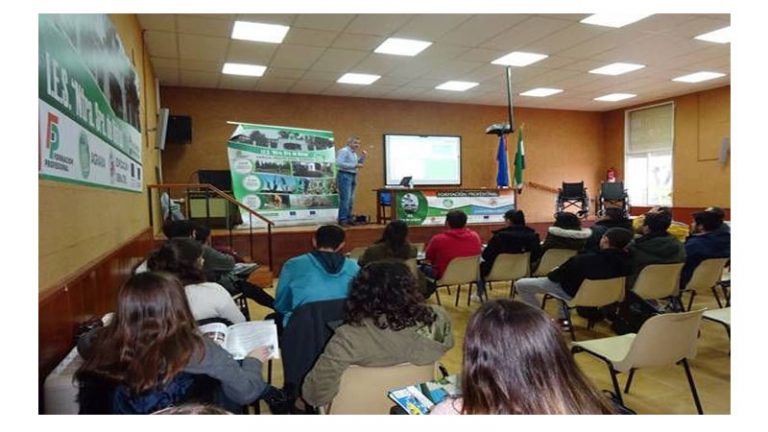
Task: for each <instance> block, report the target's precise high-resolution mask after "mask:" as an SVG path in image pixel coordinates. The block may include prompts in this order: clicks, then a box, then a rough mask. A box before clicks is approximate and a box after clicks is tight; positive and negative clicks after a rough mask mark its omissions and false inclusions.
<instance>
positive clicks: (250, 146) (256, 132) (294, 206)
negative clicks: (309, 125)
mask: <svg viewBox="0 0 768 432" xmlns="http://www.w3.org/2000/svg"><path fill="white" fill-rule="evenodd" d="M236 124H237V128H236V129H235V131H234V133H233V134H232V136H231V137H230V139H229V143H228V146H227V147H228V153H229V168H230V172H231V173H232V191H233V192H234V194H235V198H236V199H237V200H238V201H240V202H241V203H243V204H245V205H246V206H248V207H250V208H252V209H253V210H255V211H257V212H259V214H261V215H263V216H264V217H266V218H268V219H270V220H272V221H274V222H275V224H276V225H307V224H317V223H324V222H333V221H335V220H336V216H337V214H338V209H339V196H338V193H337V191H336V163H335V161H336V150H335V149H334V146H333V132H330V131H322V130H313V129H300V128H293V127H284V126H268V125H257V124H248V123H236ZM241 214H242V218H243V223H244V224H245V225H246V226H248V225H249V224H250V225H251V226H256V227H260V226H264V222H262V221H261V220H260V219H257V218H249V214H248V212H246V211H245V210H241ZM251 221H252V222H251Z"/></svg>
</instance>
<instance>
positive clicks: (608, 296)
mask: <svg viewBox="0 0 768 432" xmlns="http://www.w3.org/2000/svg"><path fill="white" fill-rule="evenodd" d="M625 281H626V278H625V277H623V276H622V277H617V278H612V279H584V281H583V282H582V283H581V285H580V286H579V290H578V291H577V292H576V295H575V296H573V298H572V299H570V300H566V299H564V298H561V297H558V296H556V295H553V294H544V298H543V299H542V300H541V308H542V309H544V307H545V306H546V304H547V300H549V299H551V298H553V299H556V300H558V301H559V302H560V307H562V308H563V311H564V312H565V316H566V317H567V319H568V322H569V323H570V325H569V326H568V330H569V331H570V333H571V340H574V341H575V340H576V334H575V332H574V331H573V323H571V309H575V308H576V307H579V306H581V307H602V306H608V305H609V304H613V303H618V302H620V301H622V300H624V284H625ZM593 325H594V323H592V322H591V321H590V323H589V325H588V326H587V328H592V326H593Z"/></svg>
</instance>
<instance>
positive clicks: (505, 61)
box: [491, 51, 549, 67]
mask: <svg viewBox="0 0 768 432" xmlns="http://www.w3.org/2000/svg"><path fill="white" fill-rule="evenodd" d="M547 57H549V56H548V55H546V54H535V53H527V52H522V51H514V52H511V53H509V54H507V55H505V56H504V57H499V58H497V59H496V60H494V61H492V62H491V63H493V64H497V65H505V66H520V67H521V66H528V65H529V64H532V63H536V62H537V61H540V60H544V59H545V58H547Z"/></svg>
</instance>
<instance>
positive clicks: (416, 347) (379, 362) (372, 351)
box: [302, 261, 453, 406]
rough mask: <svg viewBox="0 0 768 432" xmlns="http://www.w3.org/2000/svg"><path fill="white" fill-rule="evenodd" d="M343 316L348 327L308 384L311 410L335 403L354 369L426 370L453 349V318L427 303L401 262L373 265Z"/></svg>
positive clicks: (353, 286) (357, 279)
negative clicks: (341, 383) (348, 370)
mask: <svg viewBox="0 0 768 432" xmlns="http://www.w3.org/2000/svg"><path fill="white" fill-rule="evenodd" d="M344 315H345V319H344V324H343V325H341V326H339V327H338V328H337V329H336V332H335V334H334V335H333V337H332V338H331V340H330V341H328V345H326V347H325V351H324V352H323V354H322V355H321V356H320V358H319V359H318V360H317V363H315V366H314V367H313V368H312V370H311V371H310V372H309V374H307V376H306V378H305V379H304V385H303V387H302V396H303V397H304V399H305V400H306V401H307V402H308V403H309V404H310V405H313V406H325V405H327V404H328V403H330V402H331V401H332V400H333V398H334V396H335V395H336V393H338V391H339V381H340V380H341V375H342V373H344V370H345V369H346V368H347V367H348V366H350V365H359V366H373V367H376V366H394V365H397V364H400V363H406V362H410V363H412V364H415V365H425V364H429V363H433V362H435V361H437V360H438V359H440V357H442V356H443V354H444V353H445V352H446V351H448V350H449V349H451V347H453V333H452V331H451V322H450V319H449V317H448V314H447V313H446V312H445V310H443V308H442V307H440V306H435V305H426V304H425V303H424V297H423V295H422V294H421V293H420V292H419V290H418V289H417V288H416V281H415V278H414V276H413V274H412V273H411V271H410V270H409V269H408V267H406V266H405V264H402V263H399V262H393V261H379V262H374V263H371V264H368V265H367V266H365V267H364V268H363V269H362V270H360V273H358V275H357V276H356V277H355V278H354V279H353V280H352V284H351V288H350V291H349V296H348V297H347V300H346V304H345V307H344Z"/></svg>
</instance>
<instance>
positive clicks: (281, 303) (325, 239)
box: [275, 225, 360, 328]
mask: <svg viewBox="0 0 768 432" xmlns="http://www.w3.org/2000/svg"><path fill="white" fill-rule="evenodd" d="M344 237H345V234H344V230H343V229H342V228H341V227H340V226H338V225H324V226H321V227H320V228H318V229H317V231H316V232H315V236H314V237H313V238H312V246H314V247H315V250H313V251H312V252H309V253H306V254H304V255H299V256H297V257H293V258H291V259H289V260H288V261H286V262H285V264H284V265H283V268H282V270H281V271H280V279H279V282H278V284H277V295H276V299H275V311H277V313H279V314H281V315H282V320H280V319H277V320H275V322H278V321H279V322H280V323H282V328H285V327H287V326H288V321H289V320H290V319H291V314H292V313H293V311H294V310H296V309H297V308H298V307H299V306H301V305H303V304H305V303H312V302H317V301H322V300H334V299H342V298H346V297H347V293H348V292H349V282H350V281H351V280H352V278H353V277H355V275H356V274H357V271H358V270H359V268H360V267H359V266H358V265H357V263H356V262H355V261H354V260H351V259H349V258H346V257H344V255H342V254H341V253H340V252H339V251H341V250H342V249H343V248H344ZM278 318H279V317H278Z"/></svg>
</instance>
